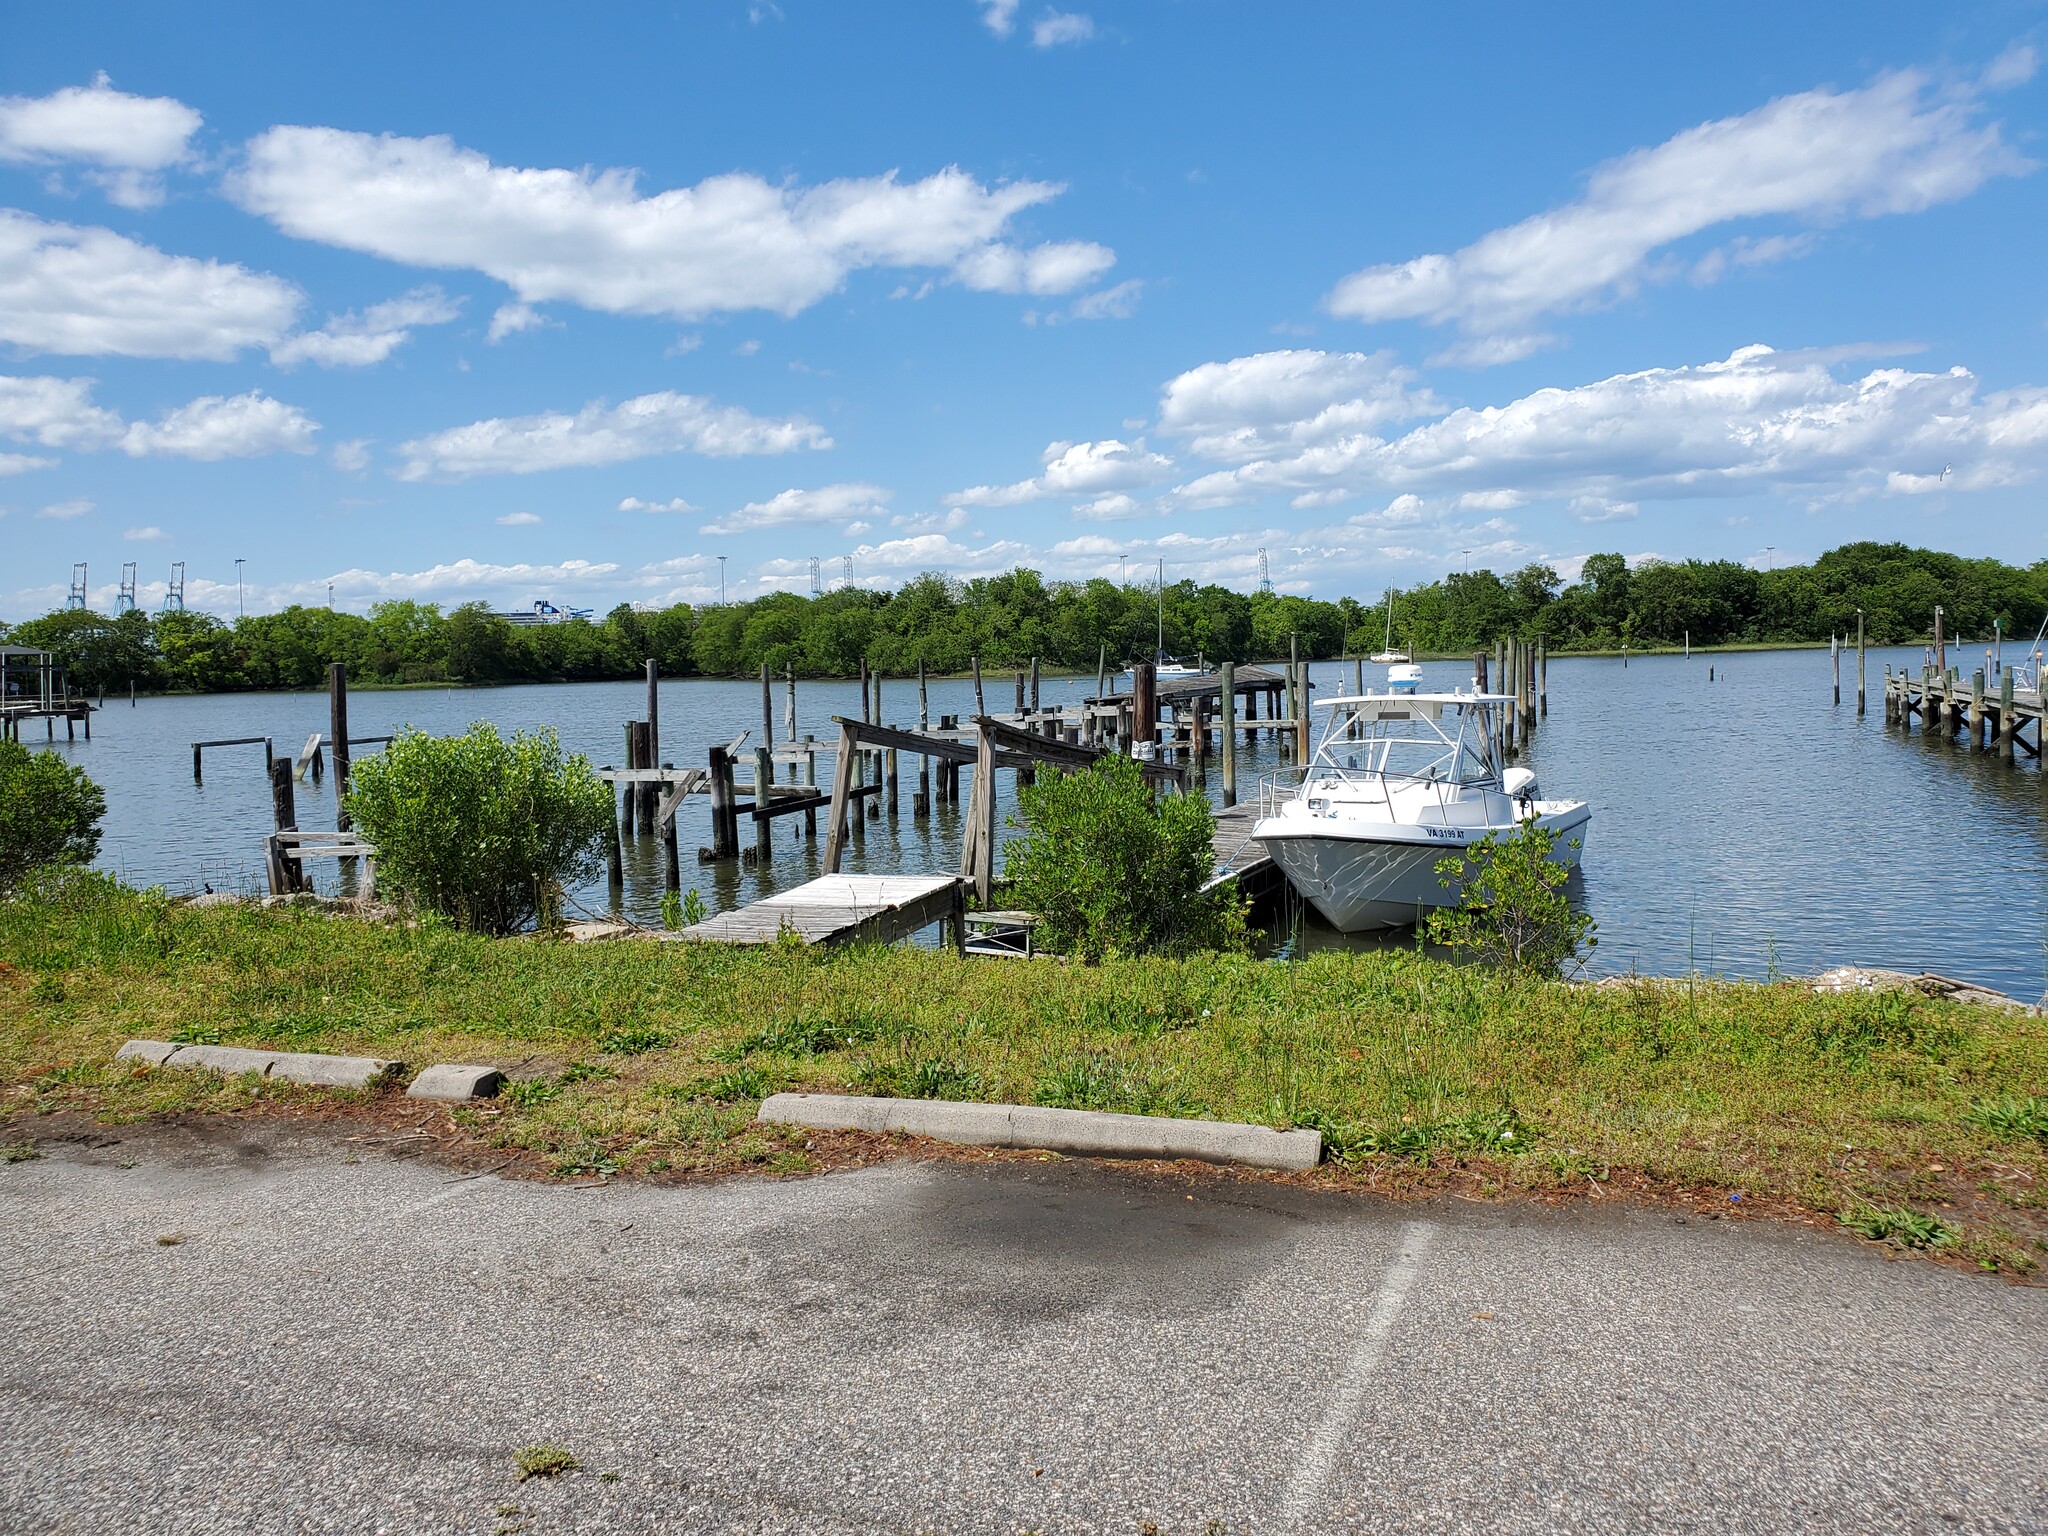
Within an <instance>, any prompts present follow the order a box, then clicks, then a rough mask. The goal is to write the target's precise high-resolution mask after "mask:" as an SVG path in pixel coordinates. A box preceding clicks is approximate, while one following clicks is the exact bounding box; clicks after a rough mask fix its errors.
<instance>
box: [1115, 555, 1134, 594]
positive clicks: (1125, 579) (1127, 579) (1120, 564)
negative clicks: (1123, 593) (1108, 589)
mask: <svg viewBox="0 0 2048 1536" xmlns="http://www.w3.org/2000/svg"><path fill="white" fill-rule="evenodd" d="M1116 584H1117V585H1118V586H1120V587H1128V586H1129V585H1130V584H1131V557H1130V556H1129V555H1118V556H1117V557H1116Z"/></svg>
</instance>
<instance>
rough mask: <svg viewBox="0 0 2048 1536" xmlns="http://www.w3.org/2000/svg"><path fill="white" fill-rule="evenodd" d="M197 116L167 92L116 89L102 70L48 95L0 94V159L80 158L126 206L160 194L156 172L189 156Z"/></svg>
mask: <svg viewBox="0 0 2048 1536" xmlns="http://www.w3.org/2000/svg"><path fill="white" fill-rule="evenodd" d="M200 121H201V119H200V116H199V114H198V113H197V112H195V111H193V110H192V108H190V107H188V106H186V105H185V104H184V103H183V102H181V101H174V100H172V99H171V98H170V97H168V96H131V95H129V94H128V93H127V92H125V91H117V90H115V89H114V88H113V84H112V82H111V81H109V80H108V79H107V77H106V75H105V73H104V72H103V73H101V74H99V75H97V76H95V77H94V79H93V82H92V84H91V85H87V86H80V85H71V86H66V87H65V88H64V89H62V90H60V91H53V92H52V93H51V94H50V95H48V96H0V160H5V161H9V162H11V163H13V164H16V165H55V164H62V163H65V162H83V163H84V164H86V165H88V166H90V167H92V169H91V170H89V171H87V172H86V176H87V179H88V180H90V181H92V182H93V183H95V184H96V185H98V186H99V187H101V188H102V189H103V190H104V191H105V192H106V194H107V197H108V198H109V199H110V200H111V201H113V202H116V203H119V204H121V205H122V206H124V207H128V208H149V207H154V206H155V205H156V204H158V203H160V202H162V201H163V196H164V192H163V180H162V177H161V175H160V174H159V173H161V172H163V171H166V170H169V169H171V168H172V167H174V166H180V165H185V164H188V163H189V162H190V161H191V159H192V135H193V134H195V133H197V132H198V131H199V125H200Z"/></svg>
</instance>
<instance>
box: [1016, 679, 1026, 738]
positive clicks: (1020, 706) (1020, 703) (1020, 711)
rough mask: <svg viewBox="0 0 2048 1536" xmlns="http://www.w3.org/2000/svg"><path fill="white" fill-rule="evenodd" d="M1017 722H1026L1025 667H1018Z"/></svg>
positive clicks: (1020, 723)
mask: <svg viewBox="0 0 2048 1536" xmlns="http://www.w3.org/2000/svg"><path fill="white" fill-rule="evenodd" d="M1016 713H1017V723H1018V724H1019V725H1022V724H1023V723H1024V669H1023V668H1022V667H1019V668H1018V669H1017V711H1016Z"/></svg>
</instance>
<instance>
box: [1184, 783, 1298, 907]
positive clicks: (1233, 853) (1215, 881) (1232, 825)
mask: <svg viewBox="0 0 2048 1536" xmlns="http://www.w3.org/2000/svg"><path fill="white" fill-rule="evenodd" d="M1260 815H1261V812H1260V809H1259V806H1258V805H1257V803H1256V802H1254V803H1253V804H1250V805H1234V806H1232V807H1231V808H1230V809H1229V810H1227V811H1218V812H1217V813H1216V836H1215V842H1214V844H1213V847H1214V849H1215V854H1216V872H1215V873H1214V874H1213V875H1211V876H1210V877H1209V879H1208V881H1207V883H1206V884H1204V885H1203V887H1202V889H1203V890H1205V891H1213V890H1215V889H1216V887H1218V886H1219V885H1228V884H1230V883H1232V882H1233V881H1234V882H1235V883H1236V885H1237V888H1238V889H1239V890H1241V891H1243V892H1245V893H1246V894H1247V895H1249V896H1250V897H1251V898H1252V899H1253V900H1254V901H1257V900H1260V899H1263V898H1264V897H1266V896H1267V895H1270V894H1271V893H1272V892H1273V891H1274V890H1276V889H1277V888H1278V887H1279V885H1280V883H1281V882H1282V881H1283V880H1285V879H1286V876H1284V875H1282V874H1281V873H1280V866H1279V865H1277V864H1275V863H1274V862H1273V856H1272V855H1271V854H1269V853H1268V852H1266V845H1265V844H1264V843H1255V842H1253V841H1252V828H1253V827H1254V826H1256V825H1258V822H1259V817H1260Z"/></svg>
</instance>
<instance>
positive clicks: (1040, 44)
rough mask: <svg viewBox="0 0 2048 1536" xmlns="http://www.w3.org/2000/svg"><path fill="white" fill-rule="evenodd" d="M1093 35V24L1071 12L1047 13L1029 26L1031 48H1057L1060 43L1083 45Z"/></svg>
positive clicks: (1090, 20) (1091, 21)
mask: <svg viewBox="0 0 2048 1536" xmlns="http://www.w3.org/2000/svg"><path fill="white" fill-rule="evenodd" d="M1094 35H1095V23H1094V21H1093V20H1092V19H1090V18H1089V17H1087V16H1083V15H1080V14H1078V13H1076V12H1072V11H1047V12H1046V13H1045V14H1044V15H1043V16H1041V17H1039V18H1038V20H1037V21H1035V22H1033V23H1032V26H1031V46H1032V47H1034V48H1057V47H1059V46H1060V44H1062V43H1085V42H1087V41H1088V39H1090V38H1091V37H1093V36H1094Z"/></svg>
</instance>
